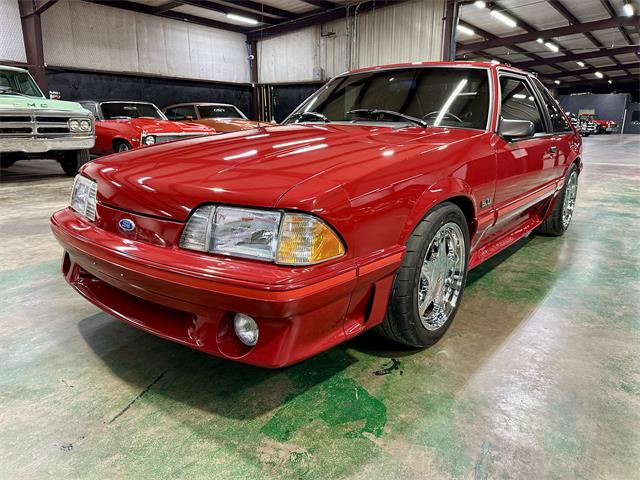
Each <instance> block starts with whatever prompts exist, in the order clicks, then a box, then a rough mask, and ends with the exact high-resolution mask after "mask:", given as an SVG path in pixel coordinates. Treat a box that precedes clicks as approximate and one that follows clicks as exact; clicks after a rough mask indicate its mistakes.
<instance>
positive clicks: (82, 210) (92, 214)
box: [71, 175, 98, 220]
mask: <svg viewBox="0 0 640 480" xmlns="http://www.w3.org/2000/svg"><path fill="white" fill-rule="evenodd" d="M97 191H98V184H97V183H96V182H94V181H93V180H91V179H89V178H87V177H83V176H82V175H76V179H75V180H74V182H73V189H72V190H71V208H72V209H74V210H75V211H76V212H78V213H79V214H80V215H84V216H85V217H87V218H88V219H89V220H95V219H96V192H97Z"/></svg>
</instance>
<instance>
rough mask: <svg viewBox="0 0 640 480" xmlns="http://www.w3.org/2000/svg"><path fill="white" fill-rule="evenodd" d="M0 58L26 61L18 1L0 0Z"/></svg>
mask: <svg viewBox="0 0 640 480" xmlns="http://www.w3.org/2000/svg"><path fill="white" fill-rule="evenodd" d="M0 60H10V61H12V62H26V61H27V55H26V53H25V51H24V41H23V39H22V24H21V22H20V10H19V9H18V2H16V1H13V0H0Z"/></svg>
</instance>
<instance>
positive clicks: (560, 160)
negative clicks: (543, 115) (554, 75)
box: [532, 78, 578, 180]
mask: <svg viewBox="0 0 640 480" xmlns="http://www.w3.org/2000/svg"><path fill="white" fill-rule="evenodd" d="M532 80H533V83H534V87H536V89H537V91H538V93H539V95H540V97H541V98H542V101H543V103H544V104H545V107H546V109H547V112H548V114H549V122H550V127H551V131H552V133H553V134H552V136H551V137H550V138H549V141H550V142H551V145H550V148H551V149H555V158H554V166H553V169H550V172H549V177H550V179H551V180H557V179H558V178H561V177H563V176H564V172H565V169H566V166H567V165H568V164H569V163H570V162H571V161H572V158H571V157H572V151H574V150H575V149H576V148H577V147H578V138H577V136H576V133H575V132H574V130H573V128H571V123H570V121H569V120H568V119H567V116H566V115H565V114H564V112H563V111H562V109H561V108H560V105H558V102H556V100H555V99H554V98H553V97H552V96H551V93H549V90H547V89H546V88H545V86H544V85H542V83H540V81H539V80H538V79H537V78H534V79H532Z"/></svg>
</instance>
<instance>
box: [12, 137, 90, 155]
mask: <svg viewBox="0 0 640 480" xmlns="http://www.w3.org/2000/svg"><path fill="white" fill-rule="evenodd" d="M95 143H96V139H95V137H94V136H93V135H91V136H89V137H87V136H82V137H60V138H41V137H14V138H6V137H2V138H0V153H12V152H21V153H46V152H52V151H59V150H84V149H90V148H93V146H94V144H95Z"/></svg>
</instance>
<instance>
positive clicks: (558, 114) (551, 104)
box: [533, 79, 571, 132]
mask: <svg viewBox="0 0 640 480" xmlns="http://www.w3.org/2000/svg"><path fill="white" fill-rule="evenodd" d="M533 82H534V83H535V84H536V87H538V90H539V91H540V93H541V94H542V98H543V100H544V103H545V105H546V106H547V110H549V117H551V126H552V127H553V131H554V132H570V131H571V126H570V125H569V122H568V121H567V119H566V117H565V116H564V114H563V113H562V110H560V107H559V106H558V104H557V103H556V101H555V100H554V99H553V97H552V96H551V94H550V93H549V91H548V90H547V89H546V88H544V85H542V84H541V83H540V81H539V80H538V79H534V81H533Z"/></svg>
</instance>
